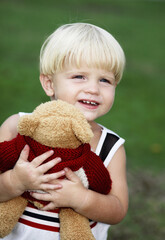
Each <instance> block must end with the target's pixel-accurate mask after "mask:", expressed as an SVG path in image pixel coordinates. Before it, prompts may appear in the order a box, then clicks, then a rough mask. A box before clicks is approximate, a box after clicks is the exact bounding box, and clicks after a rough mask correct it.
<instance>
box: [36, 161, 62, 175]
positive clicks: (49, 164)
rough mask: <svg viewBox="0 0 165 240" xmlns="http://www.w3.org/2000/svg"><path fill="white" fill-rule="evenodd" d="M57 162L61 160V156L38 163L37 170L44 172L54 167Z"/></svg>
mask: <svg viewBox="0 0 165 240" xmlns="http://www.w3.org/2000/svg"><path fill="white" fill-rule="evenodd" d="M59 162H61V158H55V159H53V160H50V161H49V162H47V163H44V164H42V165H40V166H39V167H38V170H39V172H40V173H42V174H43V173H46V172H47V171H48V170H49V169H51V168H52V167H54V166H55V165H56V164H58V163H59Z"/></svg>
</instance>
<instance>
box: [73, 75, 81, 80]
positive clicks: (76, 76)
mask: <svg viewBox="0 0 165 240" xmlns="http://www.w3.org/2000/svg"><path fill="white" fill-rule="evenodd" d="M73 78H78V79H83V78H84V76H82V75H75V76H74V77H73Z"/></svg>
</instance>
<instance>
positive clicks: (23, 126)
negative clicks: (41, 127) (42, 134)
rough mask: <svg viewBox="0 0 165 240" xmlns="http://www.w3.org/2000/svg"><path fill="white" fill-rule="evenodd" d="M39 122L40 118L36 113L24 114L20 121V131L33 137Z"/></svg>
mask: <svg viewBox="0 0 165 240" xmlns="http://www.w3.org/2000/svg"><path fill="white" fill-rule="evenodd" d="M38 124H39V120H38V119H37V118H35V117H34V115H30V114H29V115H24V116H22V117H21V118H20V120H19V122H18V127H17V129H18V133H20V134H21V135H25V136H29V137H32V136H33V133H34V131H35V129H36V127H37V126H38Z"/></svg>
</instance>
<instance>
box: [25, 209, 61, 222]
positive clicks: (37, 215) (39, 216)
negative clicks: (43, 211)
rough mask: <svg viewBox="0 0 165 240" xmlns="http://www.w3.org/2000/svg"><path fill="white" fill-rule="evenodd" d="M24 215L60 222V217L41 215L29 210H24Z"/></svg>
mask: <svg viewBox="0 0 165 240" xmlns="http://www.w3.org/2000/svg"><path fill="white" fill-rule="evenodd" d="M24 215H26V216H29V217H33V218H37V219H41V220H45V221H48V222H57V223H59V219H58V218H55V217H50V216H44V215H40V214H37V213H33V212H28V211H27V210H25V211H24Z"/></svg>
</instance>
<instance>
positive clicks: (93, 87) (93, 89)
mask: <svg viewBox="0 0 165 240" xmlns="http://www.w3.org/2000/svg"><path fill="white" fill-rule="evenodd" d="M99 91H100V90H99V84H98V83H97V82H96V81H89V82H88V83H87V85H86V88H85V92H87V93H90V94H95V95H98V94H99Z"/></svg>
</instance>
